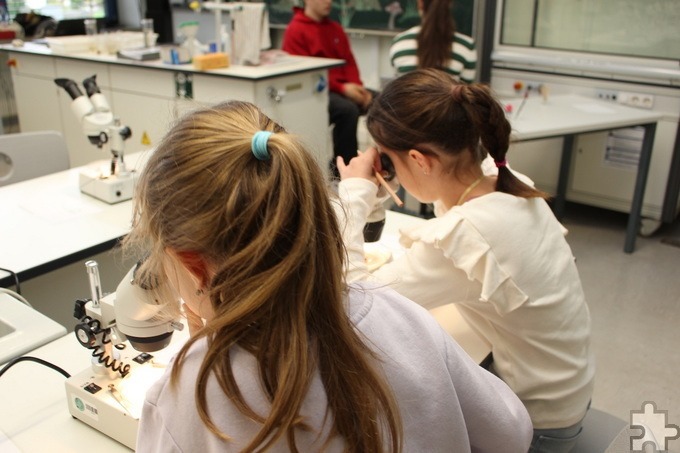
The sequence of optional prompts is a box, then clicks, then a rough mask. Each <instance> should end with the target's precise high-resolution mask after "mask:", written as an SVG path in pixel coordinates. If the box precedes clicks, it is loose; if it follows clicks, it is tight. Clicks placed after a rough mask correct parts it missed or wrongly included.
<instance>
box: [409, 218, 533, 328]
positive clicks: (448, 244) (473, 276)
mask: <svg viewBox="0 0 680 453" xmlns="http://www.w3.org/2000/svg"><path fill="white" fill-rule="evenodd" d="M400 242H401V244H402V245H403V246H404V247H406V248H410V247H412V246H413V244H414V243H416V242H420V243H423V244H425V245H426V246H429V247H432V248H434V249H436V250H440V251H441V253H443V255H444V257H446V258H447V259H448V260H450V261H451V262H452V263H453V265H454V266H455V267H456V268H458V269H460V270H461V271H463V272H464V273H465V275H466V276H467V278H468V280H470V281H476V282H478V283H479V285H481V293H480V294H479V298H478V300H479V301H481V302H489V303H491V304H493V306H494V308H495V310H496V311H497V312H498V314H500V315H501V316H503V315H505V314H507V313H510V312H511V311H513V310H515V309H517V308H518V307H520V306H521V305H522V304H524V303H525V302H526V301H527V300H528V296H527V295H526V294H525V293H524V292H523V291H522V290H521V289H520V288H519V287H518V286H517V284H516V283H515V282H514V280H513V279H512V277H511V275H510V274H509V273H508V272H506V271H505V270H504V269H503V266H502V265H501V264H500V263H499V260H498V259H497V257H496V255H495V254H494V252H493V250H492V249H491V246H490V245H489V244H488V242H487V241H486V240H485V239H484V237H482V235H481V234H479V232H478V231H477V230H476V229H475V228H474V226H473V225H472V224H471V223H470V222H468V221H466V220H465V219H464V218H462V217H461V216H459V215H457V214H456V213H455V212H453V211H449V212H448V213H447V214H446V215H444V216H443V217H441V218H437V219H432V220H430V221H428V222H426V223H425V224H423V225H421V226H419V227H417V228H414V229H411V230H407V231H402V236H401V239H400ZM451 302H458V301H451Z"/></svg>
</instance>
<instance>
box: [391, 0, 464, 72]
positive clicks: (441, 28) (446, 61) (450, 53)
mask: <svg viewBox="0 0 680 453" xmlns="http://www.w3.org/2000/svg"><path fill="white" fill-rule="evenodd" d="M451 1H452V0H417V5H418V12H419V13H420V17H421V24H420V25H417V26H415V27H412V28H410V29H408V30H406V31H404V32H402V33H400V34H398V35H397V36H395V37H394V39H393V40H392V45H391V47H390V62H391V63H392V66H393V67H394V69H395V70H396V72H397V74H405V73H407V72H409V71H413V70H414V69H416V68H437V69H441V70H444V71H446V72H448V73H449V74H451V75H452V76H453V77H455V78H456V79H457V80H460V81H463V82H465V83H472V82H474V80H475V75H476V66H477V52H476V50H475V43H474V40H473V39H472V38H471V37H469V36H467V35H464V34H462V33H458V32H456V27H455V23H454V21H453V16H452V12H451V7H452V4H451Z"/></svg>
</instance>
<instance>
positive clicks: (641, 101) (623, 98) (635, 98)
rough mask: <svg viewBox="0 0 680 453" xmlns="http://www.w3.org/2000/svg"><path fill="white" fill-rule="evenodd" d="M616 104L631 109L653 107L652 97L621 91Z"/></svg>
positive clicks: (650, 95)
mask: <svg viewBox="0 0 680 453" xmlns="http://www.w3.org/2000/svg"><path fill="white" fill-rule="evenodd" d="M618 102H619V103H620V104H624V105H629V106H631V107H639V108H643V109H651V108H652V107H654V95H652V94H643V93H629V92H626V91H622V92H620V93H619V98H618Z"/></svg>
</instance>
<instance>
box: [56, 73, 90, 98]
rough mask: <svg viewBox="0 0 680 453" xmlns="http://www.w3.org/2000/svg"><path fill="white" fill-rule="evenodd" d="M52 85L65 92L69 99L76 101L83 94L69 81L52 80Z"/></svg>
mask: <svg viewBox="0 0 680 453" xmlns="http://www.w3.org/2000/svg"><path fill="white" fill-rule="evenodd" d="M54 83H56V84H57V86H60V87H62V88H63V89H64V90H66V92H67V93H68V94H69V96H71V99H77V98H79V97H80V96H82V95H83V92H82V91H80V88H78V85H77V84H76V83H75V82H74V81H73V80H71V79H63V78H59V79H54Z"/></svg>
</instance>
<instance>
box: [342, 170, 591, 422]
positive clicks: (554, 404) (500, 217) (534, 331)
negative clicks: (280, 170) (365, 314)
mask: <svg viewBox="0 0 680 453" xmlns="http://www.w3.org/2000/svg"><path fill="white" fill-rule="evenodd" d="M376 192H377V188H376V186H375V184H373V183H372V182H370V181H368V180H365V179H361V178H350V179H346V180H343V181H341V182H340V185H339V195H340V199H341V201H342V208H343V209H340V210H339V212H340V214H339V215H340V216H341V218H344V222H345V226H344V231H343V238H344V240H345V244H346V246H347V249H348V254H349V264H348V274H347V278H348V279H349V280H350V281H353V280H364V279H369V280H378V281H380V282H382V283H386V284H388V285H389V286H391V287H392V288H394V289H396V290H397V291H398V292H400V293H402V294H403V295H405V296H406V297H408V298H410V299H412V300H414V301H415V302H417V303H418V304H420V305H422V306H424V307H425V308H428V309H432V308H434V307H437V306H440V305H445V304H448V303H456V304H457V305H456V306H457V308H458V310H459V311H460V313H461V315H462V316H463V317H464V318H465V320H466V321H467V322H468V324H470V326H471V327H472V328H473V329H474V330H475V331H476V332H477V333H478V334H479V335H480V336H481V337H482V338H484V339H485V340H486V341H487V342H488V343H489V344H490V345H491V347H492V352H493V355H494V371H495V372H496V373H497V374H498V375H499V377H501V378H502V379H503V380H504V381H505V382H506V383H507V384H508V386H510V388H511V389H512V390H513V391H514V392H515V393H516V394H517V395H518V396H519V398H520V399H521V400H522V401H523V402H524V404H525V406H526V407H527V410H528V412H529V414H530V415H531V418H532V422H533V424H534V428H536V429H544V428H545V429H547V428H561V427H567V426H570V425H572V424H574V423H576V422H578V421H579V420H580V419H581V418H582V417H583V416H584V415H585V412H586V408H587V406H588V402H589V400H590V397H591V394H592V385H593V375H594V361H593V357H592V353H591V351H590V349H589V337H590V315H589V312H588V307H587V305H586V301H585V296H584V294H583V289H582V287H581V281H580V278H579V275H578V271H577V269H576V265H575V260H574V257H573V255H572V253H571V249H570V247H569V245H568V244H567V242H566V240H565V237H564V236H565V233H566V230H565V229H564V227H563V226H562V225H561V224H560V223H559V222H558V221H557V220H556V219H555V217H554V215H553V214H552V212H551V210H550V208H549V207H548V205H547V203H545V201H544V200H542V199H538V198H531V199H525V198H520V197H515V196H512V195H509V194H505V193H501V192H494V193H491V194H487V195H484V196H481V197H477V198H473V199H471V200H469V201H468V202H466V203H464V204H463V205H461V206H456V207H454V208H452V209H450V210H448V211H446V212H443V210H442V209H441V208H442V206H436V209H435V212H436V213H437V215H438V217H436V218H434V219H431V220H428V221H427V222H424V223H422V224H420V225H418V226H416V227H414V228H411V229H408V230H405V231H401V232H400V233H401V238H400V242H401V244H402V245H403V246H404V247H405V248H406V252H405V253H404V255H402V256H400V257H399V258H397V259H395V260H393V261H391V262H388V263H387V264H385V265H383V266H382V267H380V268H379V269H377V270H375V271H374V272H373V273H372V274H369V273H368V271H367V270H366V267H365V264H364V256H363V236H362V228H363V225H364V223H365V219H366V217H367V216H368V213H369V212H370V211H371V209H372V207H373V204H374V203H375V194H376ZM341 222H342V221H341Z"/></svg>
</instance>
